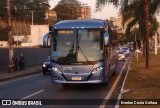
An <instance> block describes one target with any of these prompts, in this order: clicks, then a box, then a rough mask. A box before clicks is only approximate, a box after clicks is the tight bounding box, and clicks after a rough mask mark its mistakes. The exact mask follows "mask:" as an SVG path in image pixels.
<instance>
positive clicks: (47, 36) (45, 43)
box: [43, 32, 52, 47]
mask: <svg viewBox="0 0 160 108" xmlns="http://www.w3.org/2000/svg"><path fill="white" fill-rule="evenodd" d="M51 35H52V32H49V33H47V34H45V35H44V37H43V47H49V46H50V39H51Z"/></svg>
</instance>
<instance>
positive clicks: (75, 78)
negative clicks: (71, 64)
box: [72, 77, 82, 80]
mask: <svg viewBox="0 0 160 108" xmlns="http://www.w3.org/2000/svg"><path fill="white" fill-rule="evenodd" d="M81 79H82V78H81V77H72V80H81Z"/></svg>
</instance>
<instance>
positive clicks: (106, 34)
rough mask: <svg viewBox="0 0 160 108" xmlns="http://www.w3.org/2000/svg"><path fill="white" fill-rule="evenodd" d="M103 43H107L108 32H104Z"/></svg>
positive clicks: (106, 44)
mask: <svg viewBox="0 0 160 108" xmlns="http://www.w3.org/2000/svg"><path fill="white" fill-rule="evenodd" d="M104 45H105V46H108V45H109V34H108V32H105V33H104Z"/></svg>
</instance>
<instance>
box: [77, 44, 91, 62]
mask: <svg viewBox="0 0 160 108" xmlns="http://www.w3.org/2000/svg"><path fill="white" fill-rule="evenodd" d="M78 50H80V51H81V53H82V55H83V57H84V58H85V59H86V61H87V62H89V59H88V58H87V56H86V55H85V53H84V52H83V50H82V49H81V47H80V46H79V45H78Z"/></svg>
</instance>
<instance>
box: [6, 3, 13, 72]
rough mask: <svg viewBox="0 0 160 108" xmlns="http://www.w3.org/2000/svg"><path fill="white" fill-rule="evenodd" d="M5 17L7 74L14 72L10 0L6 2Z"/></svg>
mask: <svg viewBox="0 0 160 108" xmlns="http://www.w3.org/2000/svg"><path fill="white" fill-rule="evenodd" d="M7 17H8V44H9V65H8V72H13V71H14V65H13V60H12V58H13V41H12V30H11V0H7Z"/></svg>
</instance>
